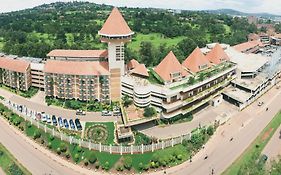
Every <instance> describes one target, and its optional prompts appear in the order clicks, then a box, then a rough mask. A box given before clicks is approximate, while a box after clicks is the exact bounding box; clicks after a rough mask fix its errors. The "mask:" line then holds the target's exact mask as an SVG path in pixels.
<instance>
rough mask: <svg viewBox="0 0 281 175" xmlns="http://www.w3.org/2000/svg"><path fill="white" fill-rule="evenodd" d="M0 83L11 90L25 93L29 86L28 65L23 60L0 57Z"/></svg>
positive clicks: (29, 73)
mask: <svg viewBox="0 0 281 175" xmlns="http://www.w3.org/2000/svg"><path fill="white" fill-rule="evenodd" d="M0 82H1V83H3V84H4V85H6V86H9V87H11V88H14V89H17V90H21V91H27V90H28V88H29V87H30V86H31V68H30V63H29V62H27V61H24V60H18V59H10V58H6V57H0Z"/></svg>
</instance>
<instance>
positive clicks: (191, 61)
mask: <svg viewBox="0 0 281 175" xmlns="http://www.w3.org/2000/svg"><path fill="white" fill-rule="evenodd" d="M182 65H183V66H184V67H186V68H187V69H189V70H190V71H191V72H194V73H196V72H199V71H200V70H202V67H204V66H207V67H209V66H210V62H209V60H208V59H207V58H206V56H205V55H204V54H203V53H202V52H201V50H200V49H199V47H197V48H196V49H194V50H193V52H192V53H191V54H190V55H189V56H188V57H187V58H186V59H185V60H184V62H183V63H182Z"/></svg>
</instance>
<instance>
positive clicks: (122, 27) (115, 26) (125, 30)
mask: <svg viewBox="0 0 281 175" xmlns="http://www.w3.org/2000/svg"><path fill="white" fill-rule="evenodd" d="M133 34H134V32H132V30H131V29H130V27H129V26H128V24H127V22H126V21H125V19H124V18H123V16H122V14H121V13H120V12H119V10H118V9H117V8H116V7H114V8H113V10H112V11H111V13H110V15H109V17H108V18H107V20H106V21H105V23H104V25H103V27H102V28H101V30H100V31H99V35H103V36H129V35H133Z"/></svg>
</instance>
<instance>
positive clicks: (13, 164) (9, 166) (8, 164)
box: [0, 143, 31, 175]
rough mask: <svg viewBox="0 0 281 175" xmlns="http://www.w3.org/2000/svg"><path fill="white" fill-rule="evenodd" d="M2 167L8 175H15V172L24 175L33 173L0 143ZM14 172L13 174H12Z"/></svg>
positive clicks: (0, 164) (0, 165)
mask: <svg viewBox="0 0 281 175" xmlns="http://www.w3.org/2000/svg"><path fill="white" fill-rule="evenodd" d="M0 167H1V168H2V169H3V171H4V172H5V173H6V174H7V175H14V174H15V173H13V172H15V171H17V172H18V174H19V173H22V174H24V175H29V174H30V175H31V173H30V172H29V171H28V170H27V169H26V168H25V167H23V166H22V165H21V164H20V163H19V162H18V160H17V159H16V158H15V157H14V156H13V155H12V154H11V153H10V152H9V151H8V150H7V149H6V148H5V147H4V146H3V145H2V144H1V143H0ZM11 171H13V172H11Z"/></svg>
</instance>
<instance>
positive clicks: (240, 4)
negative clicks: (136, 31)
mask: <svg viewBox="0 0 281 175" xmlns="http://www.w3.org/2000/svg"><path fill="white" fill-rule="evenodd" d="M56 1H57V0H9V2H8V3H7V0H0V4H1V5H0V12H7V11H13V10H19V9H25V8H30V7H34V6H37V5H40V4H43V3H51V2H56ZM59 1H70V0H59ZM89 1H90V2H95V3H99V4H102V3H104V4H111V5H116V6H129V7H156V8H173V9H186V10H206V9H220V8H232V9H236V10H241V11H245V12H268V13H275V14H280V15H281V1H280V0H89Z"/></svg>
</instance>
